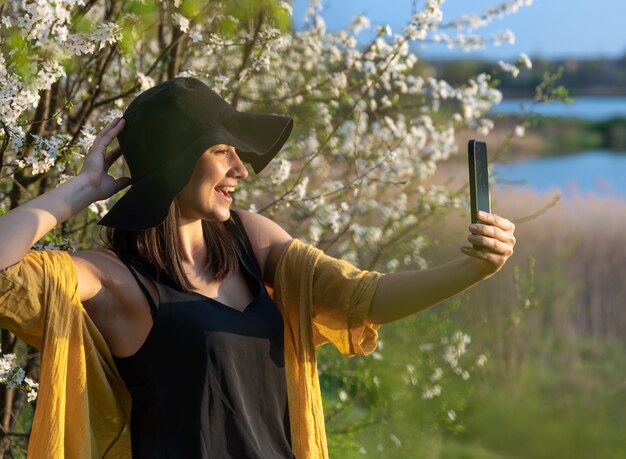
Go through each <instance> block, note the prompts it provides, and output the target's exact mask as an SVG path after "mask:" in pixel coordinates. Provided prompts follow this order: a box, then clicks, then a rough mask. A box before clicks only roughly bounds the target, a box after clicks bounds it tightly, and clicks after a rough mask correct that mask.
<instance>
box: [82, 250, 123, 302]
mask: <svg viewBox="0 0 626 459" xmlns="http://www.w3.org/2000/svg"><path fill="white" fill-rule="evenodd" d="M71 258H72V261H73V262H74V266H75V267H76V274H77V277H78V291H79V294H80V300H81V302H85V301H89V300H91V299H93V298H94V297H95V296H96V295H98V293H100V292H101V291H102V289H103V288H106V287H108V286H109V285H112V284H114V283H115V282H114V279H117V278H119V277H120V274H121V273H123V270H124V265H123V264H122V262H121V261H120V260H119V258H117V256H116V255H115V254H114V253H113V251H112V250H109V249H106V248H98V249H88V250H79V251H77V252H74V253H73V254H71Z"/></svg>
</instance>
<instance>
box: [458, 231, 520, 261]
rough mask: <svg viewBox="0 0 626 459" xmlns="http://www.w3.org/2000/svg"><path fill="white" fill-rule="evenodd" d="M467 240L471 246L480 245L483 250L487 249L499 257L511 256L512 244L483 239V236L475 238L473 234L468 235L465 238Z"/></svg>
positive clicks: (487, 238)
mask: <svg viewBox="0 0 626 459" xmlns="http://www.w3.org/2000/svg"><path fill="white" fill-rule="evenodd" d="M467 240H468V241H470V242H471V243H473V244H476V245H481V246H483V247H484V248H485V249H488V250H489V251H490V252H491V253H496V254H499V255H507V256H511V255H513V244H511V243H505V242H502V241H499V240H497V239H493V238H489V237H485V236H476V235H474V234H470V235H469V236H468V237H467Z"/></svg>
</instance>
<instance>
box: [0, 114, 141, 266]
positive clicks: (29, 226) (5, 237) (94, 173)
mask: <svg viewBox="0 0 626 459" xmlns="http://www.w3.org/2000/svg"><path fill="white" fill-rule="evenodd" d="M123 127H124V120H123V119H121V120H120V119H115V120H113V121H112V122H111V123H110V124H109V125H108V126H106V127H105V128H104V129H103V130H102V131H100V133H99V134H98V135H97V136H96V139H95V140H94V143H93V145H92V147H91V149H90V150H89V153H88V154H87V157H86V158H85V162H84V163H83V167H82V169H81V171H80V173H79V174H78V176H76V177H74V178H71V179H69V180H68V181H66V182H65V183H63V184H62V185H60V186H58V187H57V188H55V189H54V190H51V191H49V192H47V193H45V194H43V195H41V196H39V197H37V198H35V199H32V200H30V201H28V202H27V203H25V204H22V205H21V206H19V207H16V208H15V209H12V210H11V211H9V212H7V213H6V214H5V215H2V216H0V270H3V269H5V268H7V267H9V266H12V265H14V264H15V263H18V262H19V261H21V260H22V259H23V258H24V257H25V256H26V254H27V253H28V251H29V250H30V248H31V247H32V245H33V244H34V243H35V242H37V241H38V240H39V239H40V238H41V237H43V236H44V235H45V234H46V233H47V232H48V231H50V230H51V229H53V228H54V227H56V226H57V225H58V224H60V223H62V222H64V221H65V220H67V219H68V218H70V217H71V216H72V215H74V214H76V213H78V212H79V211H80V210H82V209H84V208H85V207H87V206H88V205H89V204H91V203H92V202H95V201H99V200H102V199H106V198H108V197H110V196H111V195H113V194H115V193H116V192H118V191H119V190H121V189H123V188H125V187H127V186H128V185H130V178H129V177H121V178H118V179H114V178H113V177H111V176H110V175H109V174H108V173H107V171H108V169H109V167H111V164H113V162H114V161H115V160H116V159H117V158H118V157H119V156H120V155H121V150H120V149H119V148H117V149H115V150H113V151H111V152H109V153H107V152H106V148H107V146H108V145H109V144H110V143H111V142H112V141H113V139H114V138H115V137H116V136H117V134H118V133H119V132H120V131H121V130H122V129H123Z"/></svg>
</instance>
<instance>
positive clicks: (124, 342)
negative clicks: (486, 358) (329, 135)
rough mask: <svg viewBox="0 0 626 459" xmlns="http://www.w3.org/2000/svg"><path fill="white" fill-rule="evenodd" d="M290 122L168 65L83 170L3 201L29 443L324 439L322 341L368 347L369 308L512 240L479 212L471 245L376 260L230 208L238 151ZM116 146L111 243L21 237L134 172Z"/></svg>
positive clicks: (290, 447) (46, 447) (388, 312)
mask: <svg viewBox="0 0 626 459" xmlns="http://www.w3.org/2000/svg"><path fill="white" fill-rule="evenodd" d="M292 124H293V122H292V120H291V119H290V118H288V117H282V116H277V115H264V114H256V113H244V112H239V111H237V110H235V109H234V108H233V107H231V106H230V105H229V104H227V103H226V102H225V101H224V100H223V99H222V98H221V97H219V96H218V95H217V94H215V93H214V92H213V91H211V90H210V89H209V88H208V87H207V86H206V85H204V84H203V83H201V82H200V81H198V80H196V79H194V78H174V79H172V80H169V81H167V82H164V83H162V84H160V85H158V86H155V87H154V88H151V89H149V90H147V91H145V92H143V93H142V94H141V95H139V96H138V97H137V98H136V99H135V100H134V101H133V102H132V103H131V104H130V105H129V107H128V108H127V110H126V111H125V113H124V117H123V119H120V120H118V119H116V120H114V121H113V122H112V123H111V124H110V125H108V126H107V127H105V128H104V129H103V130H102V132H100V133H99V134H98V136H97V137H96V140H95V141H94V144H93V146H92V148H91V150H90V152H89V154H88V155H87V157H86V159H85V162H84V165H83V167H82V169H81V172H80V174H79V175H78V176H77V177H75V178H72V179H70V180H68V181H67V182H65V183H64V184H62V185H60V186H59V187H58V188H56V189H54V190H52V191H50V192H48V193H46V194H44V195H42V196H40V197H38V198H36V199H33V200H32V201H30V202H28V203H25V204H23V205H22V206H20V207H18V208H16V209H13V210H12V211H10V212H8V213H7V214H6V215H4V216H2V217H0V234H1V235H2V236H1V237H0V299H1V300H2V301H0V303H1V304H2V305H1V306H0V326H2V327H5V328H8V329H10V330H11V331H13V332H14V333H16V334H17V335H18V336H20V337H21V338H22V339H24V340H26V341H27V342H29V343H30V344H33V345H35V346H37V347H40V348H42V363H41V375H40V382H41V386H40V387H41V388H40V393H39V401H38V407H37V410H36V413H35V419H34V423H33V430H32V434H31V439H30V443H29V457H44V456H46V457H65V456H67V457H130V451H131V450H132V455H133V457H150V458H154V457H185V458H187V457H236V458H240V457H294V455H295V457H298V458H304V457H327V456H328V452H327V449H326V439H325V433H324V424H323V413H322V405H321V397H320V390H319V383H318V378H317V368H316V363H315V350H314V349H315V346H317V345H320V344H322V343H325V342H328V341H330V342H332V343H333V344H334V345H335V346H337V348H338V349H339V350H340V351H341V352H342V353H343V354H344V355H346V356H349V355H355V354H369V353H370V352H372V351H373V350H374V348H375V346H376V338H377V329H378V328H379V326H380V324H382V323H386V322H390V321H393V320H397V319H399V318H401V317H405V316H407V315H409V314H413V313H415V312H417V311H419V310H421V309H424V308H425V307H428V306H430V305H433V304H436V303H439V302H441V301H442V300H444V299H446V298H448V297H450V296H452V295H454V294H456V293H458V292H461V291H463V290H465V289H467V288H468V287H470V286H472V285H474V284H475V283H477V282H479V281H481V280H484V279H486V278H488V277H490V276H491V275H493V274H494V273H495V272H497V271H498V270H499V269H500V268H501V267H502V266H503V265H504V263H505V262H506V260H507V259H508V257H509V256H510V255H511V254H512V253H513V250H512V249H513V246H514V244H515V238H514V236H513V231H514V226H513V224H512V223H511V222H510V221H508V220H506V219H504V218H502V217H499V216H496V215H492V214H487V215H482V216H480V218H481V220H482V221H484V222H485V224H479V225H476V227H475V228H470V231H471V234H470V236H469V237H468V240H469V241H470V242H472V243H476V244H482V245H483V246H484V250H482V251H480V250H475V249H473V248H471V247H466V248H464V249H463V250H464V251H465V253H466V254H467V255H468V257H465V256H464V257H461V258H459V259H457V260H453V261H452V262H449V263H447V264H445V265H441V266H438V267H436V268H432V269H428V270H421V271H410V272H402V273H393V274H388V275H383V274H382V273H378V272H376V271H366V270H359V269H357V268H356V267H354V266H352V265H351V264H349V263H347V262H345V261H342V260H337V259H334V258H332V257H329V256H327V255H325V254H323V252H321V251H320V250H318V249H316V248H315V247H313V246H310V245H308V244H304V243H302V242H301V241H299V240H298V239H293V238H292V237H291V236H290V235H289V234H288V233H287V232H285V231H284V230H283V229H282V228H281V227H280V226H279V225H277V224H276V223H274V222H272V221H271V220H269V219H267V218H265V217H263V216H261V215H257V214H255V213H252V212H245V211H241V210H237V211H234V209H231V208H230V204H231V201H232V199H231V198H230V196H229V191H228V189H225V187H230V189H231V190H232V189H233V188H234V187H236V186H237V185H238V184H239V181H240V180H245V178H246V177H247V175H248V172H247V170H246V168H245V166H244V164H243V162H242V161H246V162H248V163H250V164H251V165H252V167H253V168H254V170H255V172H256V173H258V172H260V171H261V170H262V169H263V168H264V167H265V165H266V164H267V163H268V162H269V161H270V160H271V159H272V157H273V156H274V155H275V154H276V153H277V152H278V151H279V150H280V148H281V147H282V145H283V144H284V142H285V141H286V139H287V137H288V136H289V134H290V131H291V128H292ZM115 137H118V139H119V142H120V149H117V150H115V151H113V152H110V153H106V148H107V146H108V145H109V144H110V143H111V142H112V141H113V139H114V138H115ZM122 152H124V156H125V159H126V161H127V163H128V165H129V168H130V171H131V176H132V186H131V188H130V189H129V190H128V191H127V192H126V194H125V195H124V196H123V197H122V198H121V199H120V200H119V201H118V202H117V203H116V204H115V206H113V208H112V209H111V210H110V211H109V213H108V214H107V215H105V217H104V218H103V219H102V220H101V222H100V224H102V225H106V226H108V227H109V229H108V248H107V249H99V250H85V251H79V252H77V253H75V254H73V255H71V256H70V255H69V254H67V253H66V252H60V251H40V252H35V251H30V250H29V248H30V247H31V246H32V244H33V243H34V242H36V241H37V240H39V238H41V237H42V236H43V235H44V234H45V233H47V232H48V231H49V230H50V229H52V228H54V227H55V226H56V225H58V224H59V223H61V222H63V221H65V220H66V219H68V218H69V217H71V216H72V215H74V214H75V213H76V212H78V211H80V210H81V209H83V208H84V207H86V206H88V205H89V204H90V203H92V202H94V201H98V200H102V199H106V198H108V197H109V196H111V195H113V194H115V193H116V192H117V191H120V190H122V189H124V188H125V187H127V186H128V185H129V184H130V182H131V180H130V179H129V178H128V177H122V178H118V179H114V178H113V177H111V176H110V175H108V173H107V171H108V169H109V168H110V166H111V164H112V163H113V162H114V161H115V160H116V159H117V158H118V157H119V156H120V154H121V153H122ZM131 398H132V404H131ZM131 406H132V408H131Z"/></svg>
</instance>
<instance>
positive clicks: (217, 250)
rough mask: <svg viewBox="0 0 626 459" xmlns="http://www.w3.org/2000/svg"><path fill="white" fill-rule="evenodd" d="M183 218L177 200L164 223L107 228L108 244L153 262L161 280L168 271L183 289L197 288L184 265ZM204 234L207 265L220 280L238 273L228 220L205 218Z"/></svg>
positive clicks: (167, 274) (118, 250)
mask: <svg viewBox="0 0 626 459" xmlns="http://www.w3.org/2000/svg"><path fill="white" fill-rule="evenodd" d="M179 218H180V214H179V211H178V205H177V203H176V200H174V201H173V202H172V204H171V205H170V208H169V211H168V214H167V217H166V218H165V220H164V221H163V222H162V223H161V224H159V225H157V226H154V227H152V228H148V229H145V230H139V231H129V230H123V229H119V228H112V227H107V228H106V236H105V240H104V244H105V245H106V247H107V248H109V249H111V250H112V251H114V252H115V253H119V254H121V255H122V256H124V255H125V254H128V255H131V256H134V257H135V258H139V259H140V260H142V261H144V262H146V263H147V264H149V265H151V266H152V267H153V268H154V269H155V270H156V273H157V279H158V278H159V277H160V275H161V274H165V275H166V276H167V277H168V279H169V281H170V282H172V283H174V285H175V286H176V287H178V288H179V289H180V290H182V291H184V292H189V291H193V288H194V287H193V285H192V284H191V282H190V281H189V278H188V277H187V275H186V274H185V270H184V269H183V265H182V247H181V243H180V240H179V238H178V225H177V223H178V221H179ZM202 233H203V235H204V242H205V244H206V249H207V260H208V262H207V264H206V266H205V267H204V268H205V269H206V270H208V271H209V272H212V273H213V278H214V279H215V280H216V281H221V280H222V279H225V278H226V277H228V276H229V275H230V274H232V273H233V272H235V270H236V269H237V267H238V265H239V260H238V258H237V252H236V249H235V241H234V239H233V236H231V234H230V232H229V231H228V228H226V226H225V222H219V221H218V222H210V221H206V220H202Z"/></svg>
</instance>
